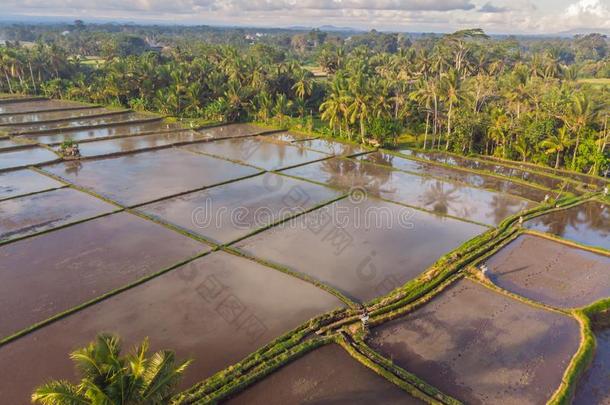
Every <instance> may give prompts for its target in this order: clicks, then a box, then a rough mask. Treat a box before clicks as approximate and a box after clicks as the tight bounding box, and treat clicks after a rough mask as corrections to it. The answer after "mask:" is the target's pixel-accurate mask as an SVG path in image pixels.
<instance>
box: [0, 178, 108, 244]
mask: <svg viewBox="0 0 610 405" xmlns="http://www.w3.org/2000/svg"><path fill="white" fill-rule="evenodd" d="M115 210H117V207H115V206H114V205H111V204H109V203H107V202H105V201H102V200H100V199H97V198H95V197H92V196H90V195H89V194H86V193H82V192H80V191H76V190H74V189H71V188H60V189H57V190H52V191H46V192H44V193H39V194H33V195H29V196H24V197H18V198H13V199H10V200H4V201H0V242H2V241H5V240H8V239H14V238H19V237H23V236H27V235H31V234H34V233H39V232H42V231H48V230H50V229H53V228H57V227H58V226H62V225H66V224H69V223H72V222H77V221H82V220H84V219H87V218H92V217H95V216H98V215H102V214H107V213H110V212H112V211H115Z"/></svg>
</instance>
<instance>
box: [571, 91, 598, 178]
mask: <svg viewBox="0 0 610 405" xmlns="http://www.w3.org/2000/svg"><path fill="white" fill-rule="evenodd" d="M597 111H598V106H597V105H596V104H595V102H594V101H593V99H592V98H591V97H590V96H589V94H588V93H584V92H578V93H576V94H574V95H573V96H572V103H571V105H570V109H569V112H568V114H567V116H566V117H565V118H564V122H565V123H566V125H568V126H569V127H570V128H571V129H572V130H573V131H574V132H575V134H576V142H575V144H574V154H573V156H572V168H574V167H575V166H574V165H575V164H576V154H577V153H578V146H579V145H580V137H581V136H582V131H583V129H585V128H586V127H587V126H588V125H589V124H590V123H591V122H592V121H593V120H594V119H595V116H596V114H597Z"/></svg>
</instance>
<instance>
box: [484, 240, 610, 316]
mask: <svg viewBox="0 0 610 405" xmlns="http://www.w3.org/2000/svg"><path fill="white" fill-rule="evenodd" d="M487 265H488V268H489V273H488V277H489V278H490V280H491V281H492V282H493V283H495V284H496V285H498V286H500V287H502V288H504V289H506V290H509V291H511V292H514V293H517V294H520V295H522V296H524V297H527V298H530V299H533V300H534V301H538V302H542V303H544V304H548V305H552V306H556V307H561V308H573V307H581V306H585V305H590V304H592V303H594V302H595V301H597V300H600V299H603V298H607V297H610V256H605V255H601V254H597V253H592V252H588V251H586V250H582V249H578V248H574V247H570V246H567V245H564V244H561V243H558V242H555V241H552V240H548V239H545V238H542V237H538V236H533V235H521V236H519V237H518V238H517V239H515V240H514V241H512V242H511V243H510V244H508V245H507V246H505V247H504V248H502V249H501V250H500V251H499V252H498V253H496V254H495V255H493V256H492V257H491V259H489V260H488V261H487Z"/></svg>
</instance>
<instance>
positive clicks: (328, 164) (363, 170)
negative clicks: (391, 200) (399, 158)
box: [321, 158, 392, 197]
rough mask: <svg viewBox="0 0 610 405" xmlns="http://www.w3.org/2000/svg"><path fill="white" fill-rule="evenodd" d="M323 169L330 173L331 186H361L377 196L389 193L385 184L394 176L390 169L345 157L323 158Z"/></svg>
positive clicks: (342, 187)
mask: <svg viewBox="0 0 610 405" xmlns="http://www.w3.org/2000/svg"><path fill="white" fill-rule="evenodd" d="M321 170H322V171H323V172H324V173H326V174H327V175H328V179H327V183H328V185H329V186H332V187H336V188H340V189H344V190H348V189H350V188H351V187H360V188H363V189H365V190H366V191H367V192H368V193H369V194H371V195H373V196H376V197H379V196H381V194H382V193H384V194H385V193H388V190H383V186H384V185H385V184H386V183H387V182H388V181H389V180H390V179H391V176H392V171H391V170H390V169H386V168H384V167H378V166H374V165H371V164H366V163H362V162H358V161H356V160H353V159H343V158H333V159H326V160H323V161H322V162H321ZM390 192H391V191H390Z"/></svg>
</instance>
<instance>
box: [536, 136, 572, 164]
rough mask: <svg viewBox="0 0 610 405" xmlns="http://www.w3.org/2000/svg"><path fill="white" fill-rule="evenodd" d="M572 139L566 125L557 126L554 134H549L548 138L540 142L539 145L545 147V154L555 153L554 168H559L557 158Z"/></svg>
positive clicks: (559, 157)
mask: <svg viewBox="0 0 610 405" xmlns="http://www.w3.org/2000/svg"><path fill="white" fill-rule="evenodd" d="M573 142H574V141H573V140H572V139H571V138H570V133H569V132H568V129H567V128H566V127H561V128H559V131H557V133H556V134H551V135H550V136H549V137H548V138H546V139H545V140H543V141H542V142H541V143H540V146H541V147H542V148H544V149H545V151H544V153H545V154H547V155H551V154H553V153H554V154H556V156H555V169H557V168H559V160H560V159H561V155H562V154H563V153H564V152H565V151H566V150H567V149H568V148H569V147H570V146H572V143H573Z"/></svg>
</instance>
